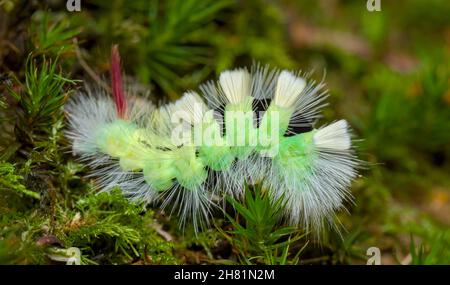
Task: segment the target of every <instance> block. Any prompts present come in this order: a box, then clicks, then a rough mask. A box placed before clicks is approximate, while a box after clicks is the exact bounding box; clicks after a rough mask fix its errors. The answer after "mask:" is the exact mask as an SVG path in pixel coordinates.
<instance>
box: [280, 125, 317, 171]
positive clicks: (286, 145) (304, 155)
mask: <svg viewBox="0 0 450 285" xmlns="http://www.w3.org/2000/svg"><path fill="white" fill-rule="evenodd" d="M315 132H316V131H311V132H308V133H302V134H298V135H295V136H291V137H281V138H280V144H279V150H278V151H279V152H278V155H276V156H275V157H274V162H275V163H276V165H277V166H278V167H281V168H283V171H282V172H280V173H285V174H286V176H287V178H289V177H293V178H295V179H302V178H303V177H306V175H310V174H311V173H312V171H313V168H314V162H315V160H316V159H317V152H316V151H315V150H314V142H313V136H314V133H315Z"/></svg>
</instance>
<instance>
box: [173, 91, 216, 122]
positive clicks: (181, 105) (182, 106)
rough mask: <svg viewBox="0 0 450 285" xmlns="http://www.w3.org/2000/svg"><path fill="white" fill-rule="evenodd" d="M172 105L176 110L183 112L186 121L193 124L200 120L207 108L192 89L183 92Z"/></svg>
mask: <svg viewBox="0 0 450 285" xmlns="http://www.w3.org/2000/svg"><path fill="white" fill-rule="evenodd" d="M174 105H175V106H176V108H175V109H176V110H179V111H182V112H185V113H186V115H187V118H186V119H188V121H187V122H188V123H190V124H194V125H195V124H199V123H201V122H202V120H203V116H204V114H205V112H206V111H207V110H208V109H207V107H206V105H205V103H204V102H203V100H202V98H200V95H198V94H197V93H196V92H194V91H188V92H185V93H184V94H183V97H181V99H179V100H178V101H176V102H175V104H174Z"/></svg>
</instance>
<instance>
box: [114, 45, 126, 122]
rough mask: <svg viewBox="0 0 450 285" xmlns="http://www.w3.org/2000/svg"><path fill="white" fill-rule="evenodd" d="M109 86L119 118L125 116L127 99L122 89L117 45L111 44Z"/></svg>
mask: <svg viewBox="0 0 450 285" xmlns="http://www.w3.org/2000/svg"><path fill="white" fill-rule="evenodd" d="M111 87H112V93H113V96H114V101H115V103H116V110H117V115H118V117H119V118H125V115H126V111H127V101H126V99H125V93H124V91H123V84H122V73H121V70H120V54H119V47H118V46H117V45H113V47H112V49H111Z"/></svg>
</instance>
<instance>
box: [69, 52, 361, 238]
mask: <svg viewBox="0 0 450 285" xmlns="http://www.w3.org/2000/svg"><path fill="white" fill-rule="evenodd" d="M307 77H308V76H307V75H305V74H300V73H297V74H295V73H292V72H289V71H285V70H283V71H278V70H271V69H269V68H268V67H260V66H255V67H253V68H252V70H251V71H248V70H247V69H235V70H231V71H224V72H222V73H221V74H220V76H219V80H218V81H217V82H212V81H211V82H208V83H206V84H204V85H201V86H200V94H201V95H202V96H201V95H200V94H198V93H196V92H194V91H189V92H186V93H184V95H183V96H182V97H181V99H179V100H178V101H176V102H174V103H169V104H166V105H163V106H160V107H159V108H156V107H154V106H153V105H152V104H151V103H149V102H143V101H142V100H140V101H139V100H137V99H135V98H132V97H130V96H125V94H124V92H123V90H122V83H121V75H120V63H119V55H118V51H117V49H115V48H114V49H113V52H112V91H113V92H112V93H113V95H114V96H113V97H114V98H110V97H109V96H107V94H105V92H101V91H95V90H94V91H93V90H89V89H88V90H87V91H86V92H85V93H86V94H84V95H83V94H80V95H78V96H76V97H75V98H73V100H71V101H70V102H69V103H68V105H67V107H66V112H67V114H68V119H69V126H70V127H69V130H68V131H67V135H68V137H69V139H70V140H71V142H72V149H73V152H74V153H75V154H77V155H79V156H80V157H81V159H82V160H83V161H85V162H87V163H88V164H89V165H90V166H91V167H92V168H93V169H94V172H93V174H94V175H95V176H96V177H97V178H98V184H99V187H100V188H101V189H102V190H103V191H108V190H110V189H112V188H114V187H120V188H121V189H122V191H123V193H124V194H125V195H126V196H128V197H130V199H133V200H139V201H145V202H147V203H158V204H159V205H161V206H162V207H167V206H170V207H172V211H176V212H177V214H178V215H179V216H180V222H181V224H183V225H184V223H185V222H186V220H187V219H190V220H192V222H193V224H194V227H195V228H198V227H202V226H205V225H206V224H208V220H209V218H210V212H211V209H212V207H214V206H215V205H216V204H217V202H218V200H220V198H222V197H224V196H225V195H233V196H235V197H240V196H241V195H242V193H243V191H244V185H245V183H246V182H247V183H261V184H262V185H263V187H264V188H265V189H268V191H270V193H271V194H272V195H273V196H274V197H276V198H283V199H285V201H286V209H285V214H286V215H285V216H286V218H287V220H288V222H289V223H290V224H293V225H301V226H303V227H304V228H305V229H306V230H310V229H312V230H315V231H316V230H320V228H321V227H322V226H323V225H324V222H328V223H329V224H330V225H333V217H334V213H335V212H336V211H337V210H339V209H341V208H343V202H344V201H345V200H348V199H351V194H350V193H349V192H348V187H349V186H350V184H351V181H352V180H353V179H354V178H355V176H356V175H357V171H356V168H357V166H358V160H357V158H356V157H355V155H354V153H353V150H352V146H351V137H350V131H349V126H348V124H347V122H346V121H345V120H340V121H337V122H334V123H332V124H330V125H328V126H324V127H321V128H318V129H315V128H313V124H314V122H315V121H316V120H317V118H319V116H320V110H321V108H322V107H323V106H325V105H326V103H325V99H326V97H327V93H326V92H325V91H324V90H323V87H324V85H323V83H315V82H314V81H312V80H308V79H307ZM202 97H204V98H205V99H206V100H203V99H202ZM217 198H218V199H217Z"/></svg>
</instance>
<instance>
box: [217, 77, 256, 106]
mask: <svg viewBox="0 0 450 285" xmlns="http://www.w3.org/2000/svg"><path fill="white" fill-rule="evenodd" d="M219 83H220V87H221V88H222V90H223V93H224V95H225V96H226V97H227V99H228V101H229V102H230V103H231V104H238V103H240V102H241V101H242V100H243V99H244V98H245V97H247V96H250V86H251V80H250V73H249V72H248V71H247V70H245V69H235V70H231V71H224V72H222V73H221V74H220V77H219Z"/></svg>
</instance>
